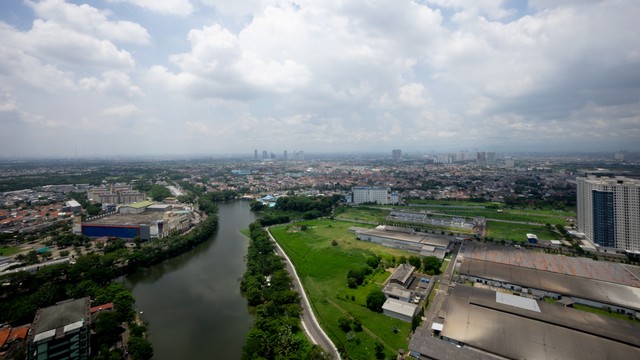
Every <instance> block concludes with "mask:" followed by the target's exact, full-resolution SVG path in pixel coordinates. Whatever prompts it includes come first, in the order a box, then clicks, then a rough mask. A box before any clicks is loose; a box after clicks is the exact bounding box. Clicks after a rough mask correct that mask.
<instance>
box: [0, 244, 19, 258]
mask: <svg viewBox="0 0 640 360" xmlns="http://www.w3.org/2000/svg"><path fill="white" fill-rule="evenodd" d="M19 252H20V248H19V247H9V246H0V256H11V255H15V254H17V253H19Z"/></svg>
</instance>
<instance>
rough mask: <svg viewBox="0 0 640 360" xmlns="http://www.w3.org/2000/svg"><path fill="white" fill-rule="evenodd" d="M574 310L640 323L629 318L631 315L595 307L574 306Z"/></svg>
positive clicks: (633, 318)
mask: <svg viewBox="0 0 640 360" xmlns="http://www.w3.org/2000/svg"><path fill="white" fill-rule="evenodd" d="M573 308H574V309H576V310H580V311H586V312H590V313H594V314H598V315H604V316H610V317H614V318H617V319H622V320H627V321H633V322H640V320H638V319H636V318H635V317H631V318H629V315H623V314H619V313H617V312H608V311H607V310H603V309H598V308H594V307H591V306H587V305H581V304H573Z"/></svg>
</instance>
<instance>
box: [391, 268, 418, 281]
mask: <svg viewBox="0 0 640 360" xmlns="http://www.w3.org/2000/svg"><path fill="white" fill-rule="evenodd" d="M415 269H416V267H415V266H413V265H409V264H400V265H398V267H397V268H396V270H395V271H394V272H393V274H391V277H389V282H391V281H392V280H393V281H397V282H399V283H400V284H404V283H406V282H407V280H408V279H409V277H410V276H411V274H413V272H414V270H415Z"/></svg>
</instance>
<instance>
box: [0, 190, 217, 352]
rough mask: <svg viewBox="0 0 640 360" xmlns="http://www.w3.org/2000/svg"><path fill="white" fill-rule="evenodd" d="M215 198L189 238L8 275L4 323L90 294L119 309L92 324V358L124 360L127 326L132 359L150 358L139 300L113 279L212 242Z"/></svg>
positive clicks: (0, 313)
mask: <svg viewBox="0 0 640 360" xmlns="http://www.w3.org/2000/svg"><path fill="white" fill-rule="evenodd" d="M215 200H217V194H215V193H211V194H209V193H207V194H204V195H202V196H201V198H200V210H201V211H202V212H203V213H204V214H206V218H205V219H204V220H203V221H201V222H200V223H199V224H198V225H197V226H195V227H194V228H193V229H191V231H189V232H188V233H187V234H184V235H174V236H170V237H167V238H164V239H158V240H154V241H153V242H149V243H146V244H141V243H139V242H138V243H137V245H136V247H135V248H134V249H128V248H126V247H125V243H124V241H123V240H121V239H116V240H113V241H111V242H110V243H109V244H108V245H107V246H105V247H104V248H103V251H102V253H96V252H94V253H90V254H87V255H82V256H80V257H78V259H77V260H76V262H75V264H60V265H52V266H47V267H43V268H42V269H40V270H39V271H38V272H36V273H34V274H31V273H28V272H17V273H13V274H8V275H4V276H3V277H2V278H0V282H2V283H3V284H4V286H2V287H1V288H0V299H2V301H1V302H0V323H10V324H12V325H14V326H16V325H21V324H25V323H29V322H31V321H32V320H33V318H34V316H35V313H36V311H37V310H38V309H39V308H43V307H47V306H51V305H55V304H56V303H57V302H59V301H62V300H66V299H69V298H81V297H85V296H90V297H91V299H92V300H93V304H94V305H97V304H102V303H106V302H113V303H114V308H115V311H114V312H113V313H108V312H105V313H101V314H100V315H99V316H98V318H97V319H96V321H95V322H94V323H93V324H92V327H93V330H94V331H96V336H95V337H93V339H92V342H93V343H92V348H93V349H94V350H93V351H92V353H93V354H94V355H93V358H95V359H100V360H102V359H105V360H106V359H109V360H115V359H121V358H123V356H124V355H123V354H122V353H121V352H120V350H119V349H117V348H115V346H114V345H115V344H116V342H117V341H118V340H119V339H120V334H121V333H122V332H123V331H125V327H128V328H129V331H130V337H129V343H128V351H129V355H130V356H131V358H132V359H134V360H138V359H140V360H145V359H151V358H152V357H153V348H152V346H151V344H150V342H149V341H148V340H147V339H146V338H145V336H144V334H145V331H146V325H141V324H138V323H137V322H136V321H135V311H134V310H133V304H134V303H135V299H134V298H133V296H132V295H131V293H130V292H129V291H128V290H127V289H126V288H124V286H122V285H121V284H119V283H116V282H114V279H116V278H117V277H119V276H122V275H126V274H131V273H133V272H136V271H138V270H140V269H143V268H146V267H148V266H151V265H153V264H157V263H160V262H162V261H163V260H166V259H169V258H172V257H175V256H177V255H179V254H181V253H184V252H186V251H188V250H190V249H192V248H194V247H195V246H196V245H198V244H200V243H202V242H204V241H206V240H208V239H210V238H211V236H212V235H213V234H214V233H215V231H216V230H217V228H218V216H217V207H216V205H215V203H214V201H215Z"/></svg>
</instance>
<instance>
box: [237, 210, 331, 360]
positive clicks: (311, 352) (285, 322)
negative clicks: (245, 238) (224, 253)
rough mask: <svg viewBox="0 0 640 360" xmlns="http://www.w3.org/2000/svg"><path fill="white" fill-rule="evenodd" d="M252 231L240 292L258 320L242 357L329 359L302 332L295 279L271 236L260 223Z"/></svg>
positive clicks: (249, 335)
mask: <svg viewBox="0 0 640 360" xmlns="http://www.w3.org/2000/svg"><path fill="white" fill-rule="evenodd" d="M249 230H250V233H251V234H250V237H251V242H250V244H249V249H248V252H247V271H246V272H245V274H244V276H243V279H242V282H241V284H240V289H241V290H242V292H243V294H244V295H245V296H246V297H247V300H248V302H249V305H250V306H254V307H255V313H256V320H255V322H254V324H253V327H252V328H251V329H250V330H249V332H248V334H247V338H246V342H245V345H244V347H243V348H242V358H243V359H328V358H330V357H329V356H328V355H327V354H326V353H324V352H323V351H322V349H321V348H320V347H318V346H317V345H312V344H311V343H310V342H309V341H308V340H307V338H306V337H305V335H304V333H303V331H302V327H301V323H300V315H301V313H302V308H301V307H300V296H299V295H298V293H296V292H295V291H293V290H292V288H293V284H292V279H291V277H290V276H289V274H288V273H287V271H286V270H285V267H284V264H283V262H282V259H281V258H280V257H279V256H278V255H276V253H275V247H274V245H273V243H272V242H271V240H270V239H269V234H268V233H267V231H266V230H264V229H263V228H262V226H261V224H260V223H259V222H255V223H252V224H251V225H250V226H249Z"/></svg>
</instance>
